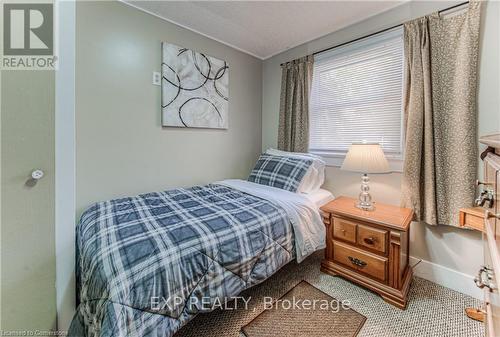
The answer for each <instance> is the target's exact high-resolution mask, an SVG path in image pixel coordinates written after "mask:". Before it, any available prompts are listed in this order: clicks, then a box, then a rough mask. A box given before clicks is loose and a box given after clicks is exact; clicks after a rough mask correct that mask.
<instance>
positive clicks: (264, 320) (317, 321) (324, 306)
mask: <svg viewBox="0 0 500 337" xmlns="http://www.w3.org/2000/svg"><path fill="white" fill-rule="evenodd" d="M265 309H266V310H264V311H263V312H262V313H261V314H260V315H258V316H257V317H256V318H255V319H253V320H252V321H251V322H250V323H249V324H247V325H245V326H244V327H242V328H241V332H243V334H244V335H245V336H247V337H269V336H273V337H285V336H286V337H303V336H315V337H323V336H324V337H354V336H357V334H358V332H359V330H360V329H361V327H362V326H363V324H364V323H365V321H366V317H365V316H363V315H361V314H359V313H358V312H356V311H354V310H352V309H351V308H349V302H340V301H338V300H336V299H335V298H333V297H331V296H330V295H327V294H325V293H324V292H322V291H321V290H319V289H317V288H315V287H314V286H312V285H311V284H309V283H308V282H306V281H302V282H300V283H299V284H297V285H296V286H295V287H294V288H292V289H291V290H290V291H289V292H287V293H286V294H285V295H283V296H282V297H280V298H279V299H278V300H275V301H269V302H268V303H267V304H266V305H265Z"/></svg>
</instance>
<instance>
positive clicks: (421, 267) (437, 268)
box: [410, 256, 483, 300]
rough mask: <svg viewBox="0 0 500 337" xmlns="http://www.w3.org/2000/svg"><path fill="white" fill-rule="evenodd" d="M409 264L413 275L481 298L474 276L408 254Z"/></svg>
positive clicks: (481, 293) (481, 292) (481, 294)
mask: <svg viewBox="0 0 500 337" xmlns="http://www.w3.org/2000/svg"><path fill="white" fill-rule="evenodd" d="M410 265H411V266H414V268H413V273H414V274H413V275H415V276H418V277H421V278H423V279H426V280H429V281H431V282H434V283H437V284H439V285H441V286H443V287H446V288H450V289H453V290H455V291H458V292H459V293H462V294H466V295H469V296H472V297H474V298H477V299H480V300H482V299H483V291H482V290H481V289H479V288H478V287H476V285H475V284H474V276H472V275H468V274H464V273H461V272H459V271H456V270H453V269H450V268H448V267H444V266H442V265H439V264H436V263H432V262H429V261H426V260H422V259H419V258H416V257H413V256H410Z"/></svg>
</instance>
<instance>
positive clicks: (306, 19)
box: [125, 0, 404, 59]
mask: <svg viewBox="0 0 500 337" xmlns="http://www.w3.org/2000/svg"><path fill="white" fill-rule="evenodd" d="M125 1H126V2H127V3H129V4H131V5H133V6H135V7H138V8H140V9H143V10H145V11H147V12H150V13H152V14H154V15H157V16H160V17H162V18H164V19H165V20H167V21H170V22H172V23H175V24H177V25H179V26H182V27H184V28H187V29H190V30H192V31H195V32H197V33H200V34H202V35H205V36H208V37H210V38H212V39H215V40H217V41H219V42H222V43H224V44H226V45H229V46H231V47H234V48H236V49H239V50H241V51H243V52H245V53H248V54H250V55H253V56H256V57H258V58H260V59H266V58H269V57H271V56H273V55H276V54H279V53H281V52H283V51H285V50H287V49H289V48H293V47H295V46H298V45H300V44H302V43H305V42H308V41H311V40H314V39H316V38H318V37H321V36H323V35H326V34H328V33H331V32H333V31H336V30H339V29H341V28H343V27H346V26H348V25H351V24H353V23H356V22H359V21H361V20H364V19H366V18H368V17H370V16H373V15H376V14H378V13H380V12H383V11H386V10H388V9H390V8H393V7H395V6H397V5H400V4H401V3H403V2H404V0H399V1H398V0H396V1H131V0H125Z"/></svg>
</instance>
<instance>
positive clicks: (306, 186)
mask: <svg viewBox="0 0 500 337" xmlns="http://www.w3.org/2000/svg"><path fill="white" fill-rule="evenodd" d="M266 153H267V154H271V155H274V156H283V157H292V158H293V157H295V158H303V159H304V158H305V159H312V161H313V162H312V164H311V166H310V167H309V169H308V170H307V172H306V174H305V175H304V178H303V179H302V181H301V183H300V185H299V187H298V189H297V192H298V193H312V192H315V191H317V190H319V189H320V187H321V185H323V183H324V182H325V166H326V165H325V162H324V161H323V159H322V158H321V157H320V156H317V155H315V154H312V153H301V152H287V151H281V150H276V149H267V151H266Z"/></svg>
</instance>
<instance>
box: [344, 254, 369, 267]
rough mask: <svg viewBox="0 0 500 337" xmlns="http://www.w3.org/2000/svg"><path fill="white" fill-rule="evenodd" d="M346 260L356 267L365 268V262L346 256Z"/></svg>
mask: <svg viewBox="0 0 500 337" xmlns="http://www.w3.org/2000/svg"><path fill="white" fill-rule="evenodd" d="M348 259H349V261H351V263H352V264H353V265H355V266H358V267H361V268H363V267H364V266H366V262H365V261H361V260H360V259H357V258H355V257H352V256H348Z"/></svg>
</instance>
